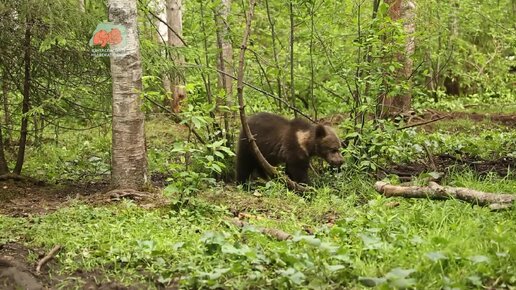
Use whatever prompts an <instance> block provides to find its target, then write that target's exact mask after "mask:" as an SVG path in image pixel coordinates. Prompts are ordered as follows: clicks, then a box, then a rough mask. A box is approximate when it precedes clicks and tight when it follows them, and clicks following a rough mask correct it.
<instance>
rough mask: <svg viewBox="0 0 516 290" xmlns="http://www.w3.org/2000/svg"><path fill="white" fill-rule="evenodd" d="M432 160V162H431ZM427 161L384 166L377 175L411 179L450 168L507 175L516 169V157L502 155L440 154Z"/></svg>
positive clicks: (447, 170) (484, 173) (483, 173)
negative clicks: (459, 156)
mask: <svg viewBox="0 0 516 290" xmlns="http://www.w3.org/2000/svg"><path fill="white" fill-rule="evenodd" d="M432 161H433V164H432ZM432 161H427V162H412V163H407V164H395V165H392V166H389V167H388V168H386V170H385V172H383V173H382V174H380V176H379V177H381V178H383V177H384V176H385V174H395V175H398V176H399V177H400V178H401V179H411V178H412V177H414V176H418V175H420V174H421V173H425V172H430V171H438V172H443V173H445V174H446V173H448V172H449V171H450V170H452V169H460V170H464V169H469V170H472V171H475V172H476V173H478V174H479V175H486V174H488V173H491V172H494V173H496V174H498V175H499V176H502V177H504V176H507V175H508V174H509V173H511V174H514V173H513V172H514V170H515V169H516V159H515V158H512V157H503V158H499V159H496V160H483V159H480V158H478V157H473V156H463V157H461V158H458V157H455V156H452V155H449V154H442V155H439V156H436V157H434V158H433V160H432Z"/></svg>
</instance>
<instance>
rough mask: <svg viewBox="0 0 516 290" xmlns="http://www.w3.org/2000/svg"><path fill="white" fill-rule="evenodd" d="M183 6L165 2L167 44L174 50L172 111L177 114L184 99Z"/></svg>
mask: <svg viewBox="0 0 516 290" xmlns="http://www.w3.org/2000/svg"><path fill="white" fill-rule="evenodd" d="M182 10H183V5H182V0H167V23H168V26H169V29H168V44H169V45H170V46H172V47H174V48H176V49H175V50H174V51H173V52H172V58H173V61H174V64H175V67H176V69H175V70H174V73H173V77H172V80H171V88H172V110H173V111H174V112H178V111H179V110H180V103H181V101H182V100H183V99H184V98H186V91H185V88H184V86H185V78H184V74H183V66H184V57H183V55H182V54H181V53H180V51H179V50H180V49H177V48H181V47H183V46H184V44H183V41H182V40H181V38H182V36H183V11H182Z"/></svg>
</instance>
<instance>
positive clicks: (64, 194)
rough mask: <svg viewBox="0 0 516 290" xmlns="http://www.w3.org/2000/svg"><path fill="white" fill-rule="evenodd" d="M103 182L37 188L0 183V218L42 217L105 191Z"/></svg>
mask: <svg viewBox="0 0 516 290" xmlns="http://www.w3.org/2000/svg"><path fill="white" fill-rule="evenodd" d="M108 186H109V184H108V183H107V182H92V183H83V184H64V185H37V184H34V183H27V182H22V181H15V180H6V181H0V190H1V192H2V194H1V195H0V214H4V215H9V216H15V217H25V216H29V215H41V214H46V213H49V212H52V211H55V210H56V209H58V208H60V207H63V206H66V205H67V204H68V202H70V201H71V200H72V199H77V198H81V197H84V196H89V195H91V194H93V193H96V192H102V191H105V190H107V188H108Z"/></svg>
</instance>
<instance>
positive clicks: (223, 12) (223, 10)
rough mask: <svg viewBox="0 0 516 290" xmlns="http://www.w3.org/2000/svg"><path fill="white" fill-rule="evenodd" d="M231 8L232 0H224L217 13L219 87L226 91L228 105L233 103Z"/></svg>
mask: <svg viewBox="0 0 516 290" xmlns="http://www.w3.org/2000/svg"><path fill="white" fill-rule="evenodd" d="M230 10H231V0H222V1H221V3H220V6H219V8H218V9H217V13H216V16H215V17H216V18H215V19H216V25H217V46H218V49H219V62H218V67H219V70H221V71H223V72H225V74H224V73H222V72H219V87H220V88H222V89H224V91H225V92H226V105H232V104H233V79H232V78H231V77H230V75H233V71H234V69H233V46H232V44H231V40H230V39H229V23H228V16H229V12H230Z"/></svg>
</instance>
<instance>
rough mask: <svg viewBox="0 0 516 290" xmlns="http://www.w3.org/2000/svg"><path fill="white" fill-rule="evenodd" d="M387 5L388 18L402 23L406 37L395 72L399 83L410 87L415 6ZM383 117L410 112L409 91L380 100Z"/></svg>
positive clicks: (392, 1)
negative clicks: (398, 66)
mask: <svg viewBox="0 0 516 290" xmlns="http://www.w3.org/2000/svg"><path fill="white" fill-rule="evenodd" d="M385 2H386V3H387V4H389V16H390V17H391V19H393V20H400V19H401V20H402V21H403V30H404V33H405V35H406V39H405V50H404V52H403V53H399V54H398V55H397V59H398V61H399V62H400V63H401V64H402V67H401V68H400V69H399V70H398V71H397V72H396V75H397V78H398V79H399V80H400V82H401V83H406V82H408V86H409V87H410V76H411V74H412V67H413V64H412V55H413V54H414V50H415V42H414V32H415V4H414V2H413V1H411V0H385ZM382 99H383V100H382V105H383V109H382V112H383V114H382V115H384V116H394V115H398V114H401V113H403V112H406V111H408V110H410V108H411V104H412V92H411V89H407V90H406V91H405V92H404V93H402V94H401V95H398V96H389V97H388V96H386V97H384V98H382Z"/></svg>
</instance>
